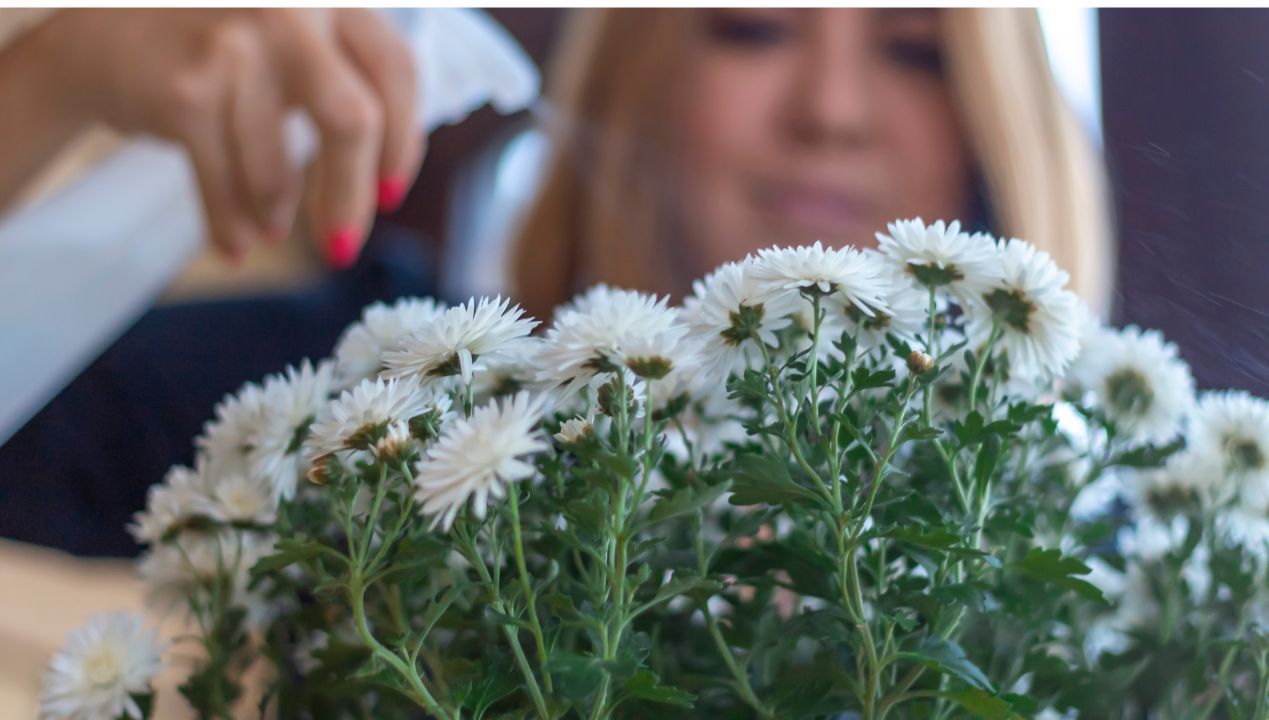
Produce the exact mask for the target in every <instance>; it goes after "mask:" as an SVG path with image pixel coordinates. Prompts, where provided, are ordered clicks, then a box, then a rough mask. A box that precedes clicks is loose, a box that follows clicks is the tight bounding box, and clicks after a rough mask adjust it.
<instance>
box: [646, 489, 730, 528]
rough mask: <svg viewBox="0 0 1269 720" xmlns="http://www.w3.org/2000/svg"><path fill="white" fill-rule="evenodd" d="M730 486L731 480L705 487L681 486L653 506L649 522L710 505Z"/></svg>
mask: <svg viewBox="0 0 1269 720" xmlns="http://www.w3.org/2000/svg"><path fill="white" fill-rule="evenodd" d="M730 488H731V483H730V482H723V483H721V484H719V485H713V486H710V487H706V488H703V489H697V488H692V487H685V488H679V489H678V490H675V491H674V492H673V493H671V494H670V495H669V496H667V497H664V498H662V499H660V500H658V501H657V503H656V504H655V505H653V506H652V510H651V511H650V512H649V513H648V522H649V523H650V524H651V523H658V522H661V521H662V520H668V519H670V518H673V517H680V516H683V515H691V514H694V513H695V512H696V511H697V510H700V509H702V508H705V507H708V506H709V505H710V504H712V503H713V502H714V501H715V500H717V499H718V497H719V496H720V495H722V494H723V493H725V492H727V491H728V490H729V489H730Z"/></svg>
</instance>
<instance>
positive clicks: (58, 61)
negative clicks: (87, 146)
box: [35, 9, 424, 268]
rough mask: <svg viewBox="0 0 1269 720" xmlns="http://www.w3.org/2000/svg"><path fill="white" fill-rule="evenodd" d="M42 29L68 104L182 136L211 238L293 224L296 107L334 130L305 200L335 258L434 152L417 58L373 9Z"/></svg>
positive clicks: (53, 78)
mask: <svg viewBox="0 0 1269 720" xmlns="http://www.w3.org/2000/svg"><path fill="white" fill-rule="evenodd" d="M35 32H36V33H38V34H39V36H40V37H38V38H35V41H36V42H38V43H39V47H41V48H42V56H43V62H44V63H47V72H48V82H49V83H51V85H52V87H51V88H50V89H51V90H55V91H56V92H55V93H54V94H53V97H56V98H59V102H61V103H64V104H65V105H64V108H63V110H64V111H65V112H68V113H72V114H75V115H77V116H78V117H80V118H82V119H84V120H85V121H94V120H100V121H104V122H106V123H108V124H110V125H111V126H113V127H115V128H117V129H119V130H121V131H124V132H136V133H150V134H154V135H158V136H160V137H163V138H167V139H169V140H174V141H176V142H179V143H181V144H182V145H184V146H185V148H186V149H187V150H188V151H189V154H190V157H191V158H192V160H193V163H194V167H195V170H196V172H197V176H198V183H199V187H200V189H201V192H202V196H203V204H204V206H205V208H206V211H207V212H206V214H207V218H208V223H209V226H210V227H209V231H210V236H211V240H212V242H213V243H214V244H215V245H216V246H217V247H218V248H220V249H221V250H222V251H224V252H225V253H226V254H227V255H228V256H229V257H230V258H231V259H239V258H241V257H242V255H243V254H244V253H245V252H246V250H247V248H248V246H249V245H251V244H252V243H254V242H256V241H258V240H278V239H281V238H283V237H285V236H286V235H288V234H289V233H290V231H291V226H292V224H293V223H294V220H295V216H296V208H297V206H298V204H299V202H300V197H301V178H300V174H299V170H298V169H297V168H295V167H293V166H292V165H291V164H290V162H289V161H288V159H287V156H286V148H285V142H284V137H283V135H284V129H283V124H284V119H285V117H286V115H287V112H288V110H289V109H291V108H303V109H304V110H305V111H307V113H308V114H309V115H310V116H311V117H312V119H313V121H314V123H315V124H316V125H317V128H318V130H319V132H320V134H321V148H320V150H319V152H318V155H317V157H316V159H315V162H314V166H313V174H312V176H311V177H312V179H313V182H314V187H313V188H312V189H311V192H309V193H306V197H307V198H309V200H310V202H309V203H308V204H309V207H308V208H307V209H308V212H309V215H310V219H311V222H312V226H313V228H314V230H315V231H316V233H317V235H318V237H319V238H320V239H321V240H322V242H323V243H324V245H323V247H324V248H325V252H326V256H327V259H328V260H329V261H330V263H331V264H332V265H333V266H335V267H339V268H342V267H346V266H348V265H350V264H351V263H352V262H353V261H354V260H355V259H356V257H357V254H358V253H359V251H360V249H361V245H362V243H363V242H364V239H365V234H366V231H367V229H368V227H369V225H370V223H371V221H372V219H373V217H374V213H375V210H376V206H377V207H379V208H380V209H383V210H391V209H394V208H395V207H396V206H397V205H398V204H399V203H400V202H401V200H402V198H403V197H404V194H405V191H406V189H407V188H408V187H409V184H410V183H411V182H412V181H413V178H414V176H415V174H416V173H417V171H418V166H419V163H420V162H421V161H422V157H423V152H424V138H423V135H422V133H420V132H418V130H417V128H416V125H415V108H416V105H417V103H416V84H415V75H414V67H413V62H412V59H411V57H410V54H409V51H408V49H407V48H406V47H405V44H404V42H403V41H402V39H401V38H400V37H399V36H398V35H397V34H396V32H395V31H394V30H393V28H392V27H391V26H390V25H389V24H388V23H387V22H386V21H385V20H384V19H383V18H382V17H380V16H379V15H377V14H375V13H374V12H373V11H370V10H363V9H352V10H341V9H335V10H301V9H271V10H237V9H215V10H159V9H138V10H95V9H84V10H65V11H60V12H58V13H57V14H56V15H54V16H53V18H52V19H50V20H49V21H48V22H47V23H46V24H45V25H44V26H42V27H40V28H38V29H37V30H36V31H35Z"/></svg>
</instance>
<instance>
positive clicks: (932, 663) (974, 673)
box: [896, 638, 992, 690]
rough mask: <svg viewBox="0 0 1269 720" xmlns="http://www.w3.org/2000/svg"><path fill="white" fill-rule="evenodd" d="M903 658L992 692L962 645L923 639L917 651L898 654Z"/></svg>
mask: <svg viewBox="0 0 1269 720" xmlns="http://www.w3.org/2000/svg"><path fill="white" fill-rule="evenodd" d="M896 654H897V655H898V656H899V657H901V658H906V659H908V660H912V661H914V662H918V663H921V664H922V665H925V666H926V667H928V668H930V669H931V670H935V671H938V672H941V673H946V674H948V675H953V676H955V677H957V678H960V679H961V680H962V681H964V682H965V683H966V684H967V685H969V686H970V687H973V688H977V689H979V690H991V689H992V687H991V681H990V680H988V679H987V676H986V675H984V674H983V671H982V670H979V669H978V666H977V665H975V664H974V663H973V662H972V661H970V659H969V658H967V657H965V651H964V650H963V649H961V646H960V645H957V644H956V643H954V642H952V641H950V640H942V639H939V638H922V640H921V642H920V643H918V644H917V646H916V649H915V650H910V651H906V652H901V653H896Z"/></svg>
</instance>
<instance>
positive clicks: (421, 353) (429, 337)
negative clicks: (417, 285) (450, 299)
mask: <svg viewBox="0 0 1269 720" xmlns="http://www.w3.org/2000/svg"><path fill="white" fill-rule="evenodd" d="M537 325H538V321H537V320H533V319H531V318H526V317H524V310H522V309H520V306H519V305H515V306H512V305H511V299H510V298H507V299H503V298H502V297H496V298H492V299H490V298H487V297H485V298H481V299H480V300H479V301H477V300H476V299H475V298H472V299H470V300H468V301H467V302H466V303H463V304H462V305H459V306H457V307H452V308H449V309H448V310H445V311H444V312H442V313H441V314H440V315H439V316H438V317H437V318H436V319H435V320H433V321H432V322H430V323H427V324H425V325H424V326H423V327H421V328H419V329H418V330H417V331H415V332H414V334H413V335H410V336H408V337H406V338H405V339H403V340H402V341H401V342H400V344H399V346H398V349H396V350H389V351H387V352H385V353H384V354H383V362H384V366H385V368H386V369H385V370H384V371H383V375H384V376H385V377H406V376H409V375H417V376H419V377H420V378H427V377H432V378H443V377H449V376H451V375H457V376H459V377H460V378H461V379H462V381H463V382H464V383H470V382H471V380H472V374H473V373H475V372H477V371H481V370H484V368H485V363H487V362H488V361H490V360H496V359H508V360H514V359H515V353H516V352H517V351H518V350H519V349H520V346H521V345H523V344H524V343H525V341H526V340H527V339H528V336H529V333H531V332H533V328H535V327H537ZM482 359H483V360H482Z"/></svg>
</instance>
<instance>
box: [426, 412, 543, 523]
mask: <svg viewBox="0 0 1269 720" xmlns="http://www.w3.org/2000/svg"><path fill="white" fill-rule="evenodd" d="M541 413H542V398H541V397H538V398H533V397H531V396H530V395H529V393H527V392H522V393H517V394H516V395H515V396H514V397H512V398H508V399H505V400H503V401H502V403H501V404H499V403H498V402H496V401H495V402H491V403H490V404H488V405H484V406H481V407H478V408H476V409H475V411H473V412H472V415H471V417H469V418H460V419H458V420H456V421H455V422H454V423H453V424H452V425H450V426H449V428H447V429H446V431H445V432H444V433H442V434H441V437H440V438H439V439H438V440H437V441H436V443H435V444H433V445H432V446H431V447H430V448H428V451H427V456H426V457H425V458H424V459H423V460H421V461H419V463H418V466H417V467H416V469H415V475H414V483H415V486H416V488H417V491H416V493H415V497H416V499H417V500H418V501H419V503H421V510H422V512H423V514H425V515H429V516H431V517H432V527H433V528H436V527H440V528H441V529H442V530H448V529H449V527H450V526H451V525H452V524H453V522H454V519H455V518H456V517H457V516H458V513H459V511H461V510H462V508H463V506H464V505H465V504H466V503H467V501H468V500H469V499H470V500H471V503H472V512H473V513H474V514H475V516H476V517H477V518H484V517H485V514H486V512H487V510H488V505H489V499H490V498H491V497H492V498H503V497H505V496H506V493H507V488H506V486H507V485H509V484H511V483H514V482H519V481H522V480H525V479H528V478H531V477H533V473H534V469H533V464H532V463H530V462H528V461H527V460H526V459H525V456H527V455H531V454H533V453H536V452H540V451H542V450H545V449H546V448H547V447H548V446H547V443H546V441H545V440H543V439H542V437H541V436H540V434H539V433H538V431H537V424H538V420H539V419H540V417H541ZM512 492H514V490H513V491H512Z"/></svg>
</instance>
